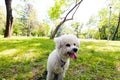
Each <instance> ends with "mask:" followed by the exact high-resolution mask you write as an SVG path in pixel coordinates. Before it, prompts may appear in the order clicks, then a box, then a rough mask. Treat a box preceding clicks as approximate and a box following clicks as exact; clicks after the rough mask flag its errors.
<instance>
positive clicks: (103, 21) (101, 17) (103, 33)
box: [87, 0, 120, 39]
mask: <svg viewBox="0 0 120 80" xmlns="http://www.w3.org/2000/svg"><path fill="white" fill-rule="evenodd" d="M110 2H111V4H112V7H111V15H110V7H105V8H102V9H101V10H100V11H99V12H98V14H97V15H96V16H91V18H90V19H89V21H88V24H87V25H88V27H92V26H93V25H94V26H97V27H98V32H97V33H99V36H100V39H107V37H108V35H109V33H110V39H112V37H113V34H114V32H115V29H116V27H117V22H118V15H119V7H120V4H119V3H120V1H119V0H111V1H110ZM109 20H110V24H109ZM109 25H110V26H109ZM119 34H120V33H118V34H117V35H119ZM93 36H95V35H94V34H93ZM119 37H120V36H117V39H119Z"/></svg>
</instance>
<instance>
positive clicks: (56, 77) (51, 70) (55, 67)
mask: <svg viewBox="0 0 120 80" xmlns="http://www.w3.org/2000/svg"><path fill="white" fill-rule="evenodd" d="M54 41H55V43H56V49H55V50H54V51H53V52H52V53H51V54H50V55H49V57H48V62H47V71H48V73H47V80H63V77H64V76H65V71H66V70H67V69H68V66H69V58H70V57H71V58H73V59H76V58H77V57H76V54H75V53H76V52H77V51H78V48H79V43H80V41H79V39H78V38H77V37H76V36H74V35H72V34H68V35H62V36H60V37H58V38H55V39H54Z"/></svg>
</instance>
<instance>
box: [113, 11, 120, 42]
mask: <svg viewBox="0 0 120 80" xmlns="http://www.w3.org/2000/svg"><path fill="white" fill-rule="evenodd" d="M119 27H120V12H119V18H118V24H117V27H116V30H115V32H114V35H113V38H112V40H116V35H117V33H118V29H119Z"/></svg>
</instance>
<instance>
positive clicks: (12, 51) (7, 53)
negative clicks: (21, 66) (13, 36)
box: [0, 49, 17, 56]
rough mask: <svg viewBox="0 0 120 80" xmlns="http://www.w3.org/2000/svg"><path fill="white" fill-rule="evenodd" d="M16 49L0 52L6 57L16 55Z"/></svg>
mask: <svg viewBox="0 0 120 80" xmlns="http://www.w3.org/2000/svg"><path fill="white" fill-rule="evenodd" d="M16 51H17V50H16V49H9V50H4V51H2V52H0V55H1V56H2V55H4V56H10V55H14V53H15V52H16Z"/></svg>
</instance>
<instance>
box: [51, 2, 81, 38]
mask: <svg viewBox="0 0 120 80" xmlns="http://www.w3.org/2000/svg"><path fill="white" fill-rule="evenodd" d="M82 1H83V0H81V1H79V2H78V3H76V5H75V6H74V7H73V8H72V9H71V10H70V11H69V12H68V13H67V14H66V16H65V18H64V19H63V20H62V21H61V22H60V23H59V24H58V25H57V26H56V28H55V30H54V32H53V34H52V35H51V36H50V39H53V38H54V37H55V35H56V33H57V31H58V29H59V28H60V27H61V25H62V24H64V23H65V22H66V21H69V20H73V17H74V14H75V13H76V11H77V9H78V8H79V6H80V4H81V2H82ZM74 9H76V10H75V12H74V13H73V15H72V18H69V19H67V17H68V15H69V14H70V13H71V12H72V11H73V10H74Z"/></svg>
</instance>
